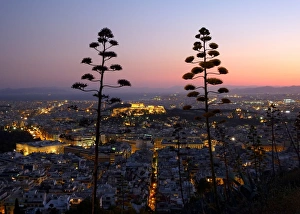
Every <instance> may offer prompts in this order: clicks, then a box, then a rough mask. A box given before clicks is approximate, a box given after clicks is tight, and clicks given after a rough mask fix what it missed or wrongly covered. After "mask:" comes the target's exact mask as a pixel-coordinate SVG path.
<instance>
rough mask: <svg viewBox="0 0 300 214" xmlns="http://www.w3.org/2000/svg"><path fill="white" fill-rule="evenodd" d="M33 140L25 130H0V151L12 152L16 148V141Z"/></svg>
mask: <svg viewBox="0 0 300 214" xmlns="http://www.w3.org/2000/svg"><path fill="white" fill-rule="evenodd" d="M31 141H34V139H33V138H32V136H31V134H30V133H29V132H27V131H21V130H15V131H0V152H12V151H13V150H14V149H16V143H21V142H31Z"/></svg>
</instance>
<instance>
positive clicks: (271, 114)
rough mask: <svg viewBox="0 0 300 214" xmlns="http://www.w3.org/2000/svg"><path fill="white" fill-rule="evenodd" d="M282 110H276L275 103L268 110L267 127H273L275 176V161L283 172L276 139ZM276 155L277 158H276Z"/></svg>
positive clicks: (273, 169)
mask: <svg viewBox="0 0 300 214" xmlns="http://www.w3.org/2000/svg"><path fill="white" fill-rule="evenodd" d="M279 116H280V110H279V109H277V108H276V106H275V104H274V103H271V104H270V106H269V108H268V110H267V118H268V120H267V125H268V126H270V127H271V145H272V173H273V176H275V173H276V172H275V171H276V170H275V159H276V162H277V163H278V166H279V170H281V165H280V159H279V156H278V151H277V146H276V142H275V141H276V138H275V125H276V124H278V123H279V119H278V118H279ZM275 155H276V157H275Z"/></svg>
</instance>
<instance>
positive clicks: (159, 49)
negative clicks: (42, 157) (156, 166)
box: [0, 0, 300, 88]
mask: <svg viewBox="0 0 300 214" xmlns="http://www.w3.org/2000/svg"><path fill="white" fill-rule="evenodd" d="M299 11H300V1H297V0H285V1H282V0H264V1H262V0H243V1H240V0H226V1H222V0H209V1H203V0H184V1H183V0H143V1H141V0H85V1H83V0H81V1H80V0H51V1H50V0H49V1H41V0H1V4H0V83H1V84H0V88H30V87H66V88H68V87H71V85H72V84H73V83H75V82H78V81H81V80H80V78H81V76H82V75H83V74H85V73H91V72H92V71H91V69H90V67H89V66H87V65H84V64H81V60H82V59H83V58H85V57H91V58H92V59H93V61H97V58H99V56H97V53H96V52H95V51H94V50H92V49H90V48H89V44H90V43H91V42H94V41H97V33H98V32H99V31H100V30H101V29H102V28H104V27H108V28H110V29H111V30H112V32H113V34H114V36H115V37H114V39H115V40H117V41H118V42H119V45H118V46H116V47H114V49H113V51H115V52H116V53H117V55H118V57H117V58H115V59H114V60H113V61H112V63H114V64H116V63H117V64H120V65H121V66H122V67H123V70H122V71H118V72H114V73H113V74H108V75H107V76H105V80H106V81H107V83H109V84H114V83H116V82H117V80H118V79H127V80H129V81H130V82H131V84H132V87H137V88H139V87H150V88H168V87H172V86H181V85H182V86H184V85H186V84H188V83H193V84H196V83H195V80H194V81H193V82H190V81H187V80H183V79H182V75H183V74H185V73H187V72H189V71H190V70H191V68H192V67H193V65H191V64H188V63H185V62H184V60H185V58H186V57H188V56H191V55H195V54H196V52H195V51H193V50H192V47H193V43H194V42H195V41H196V39H195V35H196V34H197V33H198V30H199V29H200V28H201V27H206V28H207V29H208V30H209V31H210V33H211V36H212V41H211V42H215V43H217V44H218V45H219V48H218V51H219V52H220V56H219V57H218V59H220V60H221V62H222V63H221V66H223V67H226V68H227V69H228V71H229V73H228V74H227V75H223V76H220V78H221V79H222V80H223V82H224V83H223V85H224V86H225V85H226V86H292V85H300V75H299V72H300V63H298V62H299V58H300V57H299V56H300V42H299V38H300V25H299V20H300V12H299Z"/></svg>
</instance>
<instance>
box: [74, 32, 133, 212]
mask: <svg viewBox="0 0 300 214" xmlns="http://www.w3.org/2000/svg"><path fill="white" fill-rule="evenodd" d="M113 38H114V35H113V34H112V32H111V30H110V29H108V28H103V29H102V30H101V31H100V32H99V33H98V41H97V42H92V43H91V44H90V48H92V49H94V50H95V51H96V52H97V54H98V55H99V56H100V62H99V64H97V63H93V62H92V59H91V58H84V59H83V60H82V61H81V63H84V64H86V65H89V66H91V68H92V71H93V72H94V73H96V74H97V77H95V76H94V75H93V74H91V73H87V74H84V75H83V76H82V77H81V79H82V80H86V81H89V82H90V83H95V84H96V86H95V88H93V89H89V88H88V84H86V83H82V82H76V83H74V84H73V85H72V88H74V89H78V90H81V91H84V92H94V93H95V94H94V96H95V97H97V101H98V105H97V120H96V131H95V135H96V137H95V159H94V171H93V183H94V184H93V197H92V213H95V212H96V211H95V210H96V207H95V204H96V199H97V195H96V193H97V178H98V151H99V148H98V147H99V144H101V142H100V134H101V119H102V115H101V112H102V104H103V103H108V104H112V103H115V102H119V101H120V99H119V98H110V97H109V96H108V95H105V94H104V88H120V87H123V86H131V84H130V82H129V81H127V80H125V79H120V80H118V82H117V85H110V84H105V82H104V76H105V74H109V73H110V72H114V71H119V70H122V67H121V66H120V65H118V64H111V65H110V66H109V67H108V66H107V65H106V64H107V62H108V61H109V60H110V59H112V58H115V57H117V54H116V53H115V52H113V51H110V49H111V48H112V47H114V46H117V45H118V42H117V41H116V40H113Z"/></svg>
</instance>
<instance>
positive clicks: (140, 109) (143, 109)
mask: <svg viewBox="0 0 300 214" xmlns="http://www.w3.org/2000/svg"><path fill="white" fill-rule="evenodd" d="M164 113H166V110H165V108H164V107H163V106H154V105H148V106H145V105H144V104H143V103H132V104H131V106H130V107H121V108H114V109H113V111H112V114H111V116H112V117H116V116H118V115H120V114H126V115H131V116H140V115H144V114H164Z"/></svg>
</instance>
